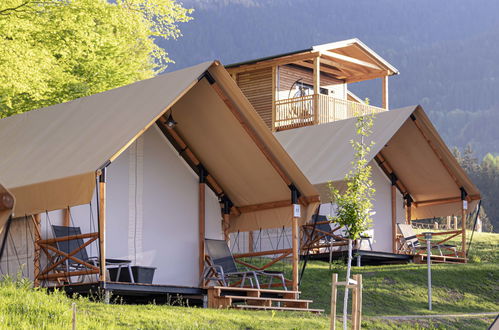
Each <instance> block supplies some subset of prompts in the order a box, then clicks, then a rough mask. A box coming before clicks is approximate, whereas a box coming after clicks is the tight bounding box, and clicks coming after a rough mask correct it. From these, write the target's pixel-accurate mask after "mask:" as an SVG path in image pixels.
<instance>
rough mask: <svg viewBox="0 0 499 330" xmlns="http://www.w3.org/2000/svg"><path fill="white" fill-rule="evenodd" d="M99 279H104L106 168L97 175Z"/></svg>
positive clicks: (102, 280) (103, 280)
mask: <svg viewBox="0 0 499 330" xmlns="http://www.w3.org/2000/svg"><path fill="white" fill-rule="evenodd" d="M99 265H100V274H99V281H101V282H105V281H106V276H107V274H106V272H107V271H106V168H103V169H102V170H101V173H100V175H99Z"/></svg>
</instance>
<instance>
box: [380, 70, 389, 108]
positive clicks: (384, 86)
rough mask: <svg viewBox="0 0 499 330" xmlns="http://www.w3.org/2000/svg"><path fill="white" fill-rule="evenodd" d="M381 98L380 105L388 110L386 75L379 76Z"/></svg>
mask: <svg viewBox="0 0 499 330" xmlns="http://www.w3.org/2000/svg"><path fill="white" fill-rule="evenodd" d="M381 99H382V105H381V107H382V108H383V109H386V110H388V76H384V77H382V78H381Z"/></svg>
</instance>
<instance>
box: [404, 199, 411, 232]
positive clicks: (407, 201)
mask: <svg viewBox="0 0 499 330" xmlns="http://www.w3.org/2000/svg"><path fill="white" fill-rule="evenodd" d="M411 208H412V197H411V196H410V195H406V196H405V223H406V224H408V225H410V224H411V217H412V214H411Z"/></svg>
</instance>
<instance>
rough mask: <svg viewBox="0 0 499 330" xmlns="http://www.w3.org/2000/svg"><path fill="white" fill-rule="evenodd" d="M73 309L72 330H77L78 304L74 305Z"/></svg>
mask: <svg viewBox="0 0 499 330" xmlns="http://www.w3.org/2000/svg"><path fill="white" fill-rule="evenodd" d="M71 307H72V310H73V318H72V328H71V329H73V330H76V303H72V304H71Z"/></svg>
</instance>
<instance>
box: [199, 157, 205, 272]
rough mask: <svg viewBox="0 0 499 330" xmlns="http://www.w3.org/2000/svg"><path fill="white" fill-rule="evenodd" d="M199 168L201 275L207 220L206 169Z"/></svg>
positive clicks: (200, 166)
mask: <svg viewBox="0 0 499 330" xmlns="http://www.w3.org/2000/svg"><path fill="white" fill-rule="evenodd" d="M198 168H199V208H198V209H199V222H198V233H199V236H198V239H199V276H202V275H203V271H204V257H205V251H204V238H205V230H206V228H205V220H206V200H205V193H206V171H205V169H204V167H203V166H202V165H199V166H198Z"/></svg>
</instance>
